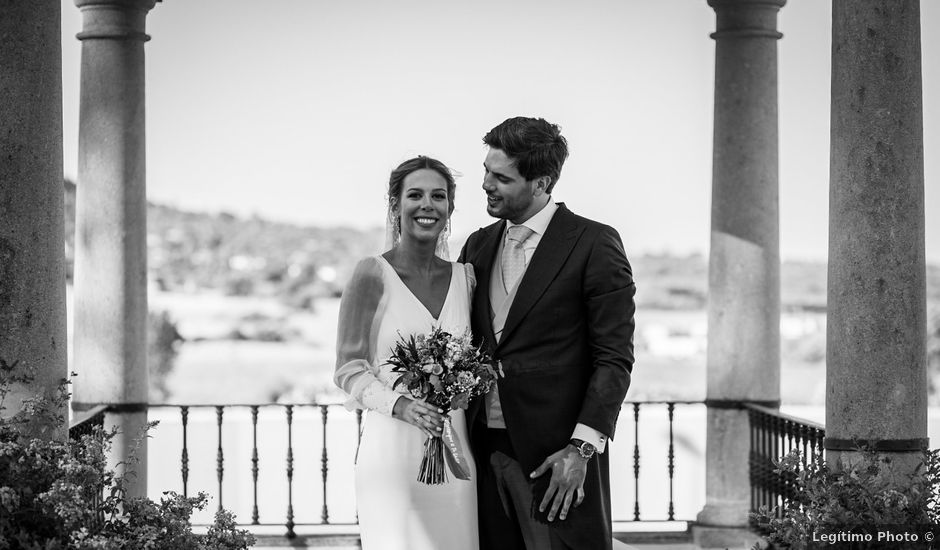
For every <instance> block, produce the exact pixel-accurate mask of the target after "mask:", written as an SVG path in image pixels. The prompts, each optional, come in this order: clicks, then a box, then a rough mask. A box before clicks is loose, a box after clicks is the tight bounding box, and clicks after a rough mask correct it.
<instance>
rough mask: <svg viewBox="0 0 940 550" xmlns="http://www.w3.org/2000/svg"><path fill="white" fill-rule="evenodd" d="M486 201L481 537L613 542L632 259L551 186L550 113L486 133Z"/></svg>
mask: <svg viewBox="0 0 940 550" xmlns="http://www.w3.org/2000/svg"><path fill="white" fill-rule="evenodd" d="M483 142H484V143H485V144H486V145H487V146H489V151H488V152H487V155H486V159H485V160H484V162H483V166H484V168H485V170H486V174H485V176H484V178H483V190H484V191H486V196H487V212H488V213H489V214H490V215H491V216H493V217H496V218H500V221H498V222H496V223H494V224H492V225H490V226H488V227H485V228H483V229H480V230H478V231H476V232H475V233H473V234H472V235H470V237H469V238H468V239H467V242H466V244H465V245H464V247H463V250H462V251H461V253H460V259H459V261H461V262H466V263H471V264H473V266H474V270H475V273H476V278H477V281H478V285H477V287H476V291H475V295H474V298H473V308H472V309H473V311H472V325H473V332H474V335H475V336H476V338H477V339H478V340H479V341H482V342H483V345H484V349H485V350H486V351H487V352H488V353H489V354H491V355H492V357H493V358H494V359H496V360H498V361H499V362H500V365H501V369H502V372H503V376H502V377H501V378H500V379H499V381H498V384H497V388H496V389H495V390H494V391H492V392H491V393H490V394H488V395H487V396H486V397H485V399H481V400H477V401H476V402H475V403H473V404H472V405H471V408H470V410H469V416H468V423H469V426H470V430H471V444H472V445H473V448H474V453H475V456H476V459H477V462H478V465H479V466H478V471H479V476H478V478H479V480H478V484H477V487H478V497H479V498H478V502H479V516H480V547H481V548H482V549H483V550H502V549H507V550H508V549H512V550H517V549H528V550H543V549H546V550H547V549H551V550H562V549H572V550H579V549H585V550H586V549H590V550H596V549H604V548H607V549H609V548H611V518H610V476H609V458H608V453H607V452H606V450H607V441H608V439H609V438H611V437H613V435H614V426H615V425H616V422H617V415H618V413H619V412H620V405H621V403H622V402H623V399H624V396H625V395H626V393H627V388H628V387H629V386H630V373H631V370H632V368H633V330H634V320H633V314H634V311H635V305H634V300H633V296H634V294H635V292H636V287H635V285H634V283H633V273H632V270H631V268H630V263H629V262H628V261H627V258H626V255H625V254H624V250H623V245H622V243H621V241H620V237H619V235H618V234H617V232H616V231H615V230H614V229H613V228H611V227H609V226H606V225H603V224H601V223H598V222H595V221H592V220H589V219H586V218H583V217H581V216H578V215H576V214H574V213H572V212H571V211H570V210H568V208H567V207H566V206H565V205H564V204H563V203H555V202H554V201H553V200H552V196H551V193H552V189H553V188H554V186H555V183H556V182H557V181H558V177H559V175H560V173H561V168H562V165H563V164H564V162H565V159H566V158H567V156H568V145H567V142H566V141H565V138H564V137H562V135H561V133H560V130H559V128H558V126H556V125H554V124H550V123H549V122H546V121H545V120H543V119H534V118H524V117H517V118H511V119H508V120H506V121H504V122H503V123H501V124H500V125H498V126H496V127H495V128H493V129H492V130H490V132H489V133H487V134H486V136H484V138H483Z"/></svg>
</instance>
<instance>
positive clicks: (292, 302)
mask: <svg viewBox="0 0 940 550" xmlns="http://www.w3.org/2000/svg"><path fill="white" fill-rule="evenodd" d="M65 192H66V256H67V261H68V273H69V274H71V266H72V261H73V257H74V227H75V224H74V204H75V200H74V197H75V185H74V184H72V183H71V182H68V181H67V182H66V183H65ZM147 216H148V218H147V247H148V272H149V280H150V283H151V284H150V291H149V294H150V298H149V302H150V309H151V317H150V319H151V323H150V340H151V342H150V347H151V349H150V369H151V378H152V385H153V386H154V388H153V392H152V396H151V400H152V401H155V402H159V401H171V402H184V401H185V402H195V401H203V402H209V401H219V400H225V401H226V402H234V401H242V402H269V401H278V400H281V401H285V400H292V399H293V400H317V399H319V400H322V399H339V398H340V396H339V395H337V392H336V390H335V387H334V386H333V385H332V376H331V374H332V367H333V364H332V362H333V345H334V342H335V322H336V313H337V308H338V297H339V296H340V295H341V293H342V288H343V286H344V284H345V281H346V280H347V279H348V277H349V274H350V273H351V270H352V269H353V267H354V266H355V263H356V261H358V259H359V258H361V257H363V256H366V255H370V254H376V253H378V252H380V251H381V246H382V242H383V236H384V235H383V230H382V229H381V228H375V229H372V230H359V229H353V228H342V227H340V228H324V227H303V226H298V225H293V224H286V223H279V222H273V221H269V220H264V219H261V218H258V217H251V218H241V217H238V216H234V215H231V214H227V213H203V212H186V211H183V210H180V209H177V208H173V207H170V206H166V205H158V204H149V205H148V210H147ZM453 244H455V245H456V246H457V247H459V246H460V245H461V244H462V243H453ZM630 259H631V262H632V264H633V268H634V275H635V279H636V281H637V287H638V293H637V306H638V313H637V337H636V346H637V364H638V367H637V373H636V376H637V378H638V379H640V380H642V379H643V377H647V379H646V380H643V382H644V383H643V384H642V385H640V384H639V383H637V384H636V385H635V387H636V388H637V389H636V390H633V389H631V393H632V394H633V397H634V398H640V397H645V398H651V399H655V398H659V399H662V398H667V397H671V398H682V399H701V398H703V397H704V351H705V342H706V316H705V307H706V300H707V281H708V261H707V257H706V256H704V255H701V254H693V255H687V256H674V255H668V254H658V255H653V254H646V255H638V256H637V255H634V256H631V258H630ZM927 288H928V319H929V322H928V330H929V332H930V338H929V342H928V346H929V348H930V350H929V351H930V369H931V379H934V378H936V374H937V373H938V371H940V269H938V268H937V267H936V266H930V267H929V268H928V283H927ZM781 300H782V319H781V341H782V342H781V343H782V350H781V355H782V362H783V367H784V374H783V393H784V399H785V401H786V399H787V395H788V394H789V395H790V396H791V397H792V398H793V399H796V400H798V401H801V400H802V401H813V402H815V401H819V400H821V399H822V398H823V396H824V392H823V388H822V384H823V382H824V368H823V365H824V363H825V310H826V264H825V263H823V262H794V261H785V262H783V264H782V266H781ZM788 372H789V373H791V374H790V375H788V374H787V373H788ZM246 380H251V381H252V383H251V384H246V383H245V381H246ZM676 380H683V384H681V385H677V384H675V381H676ZM207 391H208V392H215V393H206V392H207ZM932 393H934V392H932ZM935 398H936V397H933V398H932V399H935Z"/></svg>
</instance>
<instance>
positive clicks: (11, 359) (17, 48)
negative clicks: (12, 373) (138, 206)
mask: <svg viewBox="0 0 940 550" xmlns="http://www.w3.org/2000/svg"><path fill="white" fill-rule="evenodd" d="M60 16H61V5H60V3H59V2H58V0H19V1H15V2H6V3H4V7H3V16H2V17H0V98H2V100H0V156H2V160H0V361H2V362H3V363H4V364H7V365H9V364H13V363H16V364H17V368H16V372H17V373H23V372H24V371H25V370H27V369H29V370H32V371H33V372H34V374H35V378H34V379H33V381H32V382H29V383H25V384H17V385H16V386H15V387H14V389H13V393H12V394H10V395H8V396H7V397H6V400H5V403H4V407H6V410H4V411H2V413H0V414H3V416H10V415H11V414H14V413H16V412H17V411H19V410H20V408H21V404H22V400H23V399H24V398H27V397H33V396H36V395H40V394H42V395H46V396H49V397H51V396H52V394H53V392H54V391H55V389H56V387H58V385H59V383H60V381H62V380H63V379H64V378H65V377H66V375H67V373H68V367H67V365H66V361H67V359H66V347H67V344H66V328H65V245H64V238H65V229H64V226H65V218H64V214H63V209H64V202H65V200H64V192H63V178H62V47H61V46H62V39H61V29H60V19H61V17H60ZM60 412H61V413H62V414H63V415H64V414H65V413H66V411H65V410H64V409H63V410H62V411H60ZM42 427H45V428H49V430H48V431H43V435H45V436H47V437H64V436H65V435H66V433H67V429H66V428H67V426H64V425H59V424H58V423H54V422H53V423H51V424H45V425H44V426H37V428H40V429H41V428H42Z"/></svg>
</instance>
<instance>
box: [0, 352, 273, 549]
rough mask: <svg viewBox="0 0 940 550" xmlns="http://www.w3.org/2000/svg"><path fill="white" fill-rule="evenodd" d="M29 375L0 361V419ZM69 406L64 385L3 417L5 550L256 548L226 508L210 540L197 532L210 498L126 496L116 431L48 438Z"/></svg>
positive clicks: (0, 456)
mask: <svg viewBox="0 0 940 550" xmlns="http://www.w3.org/2000/svg"><path fill="white" fill-rule="evenodd" d="M23 371H24V369H22V368H17V364H16V363H15V362H14V363H12V364H11V363H7V362H5V361H0V413H2V411H3V403H4V400H5V398H6V397H7V395H9V394H10V393H11V391H12V388H13V386H14V385H21V384H29V383H30V382H31V381H32V380H33V377H32V375H31V374H30V373H28V372H23ZM67 402H68V390H67V381H66V380H63V381H62V384H61V385H60V387H59V390H58V392H57V393H56V395H55V396H54V397H53V398H51V399H45V398H39V397H37V398H33V399H29V400H26V401H25V402H24V403H23V407H22V409H21V410H20V411H18V412H17V413H16V414H14V415H12V416H10V417H8V418H3V415H2V414H0V549H4V550H5V549H11V550H19V549H24V550H25V549H29V550H40V549H42V550H58V549H65V548H68V549H77V550H91V549H96V550H119V549H130V550H136V549H141V550H143V549H148V550H210V549H211V550H241V549H245V548H248V547H249V546H251V545H253V544H254V542H255V541H254V537H253V536H252V535H251V534H250V533H248V532H247V531H244V530H239V529H237V528H236V524H235V519H234V516H233V515H232V514H231V513H229V512H227V511H224V510H220V511H219V512H217V513H216V516H215V522H214V523H213V524H212V526H211V527H210V528H209V531H208V533H207V534H206V535H204V536H200V535H196V534H194V533H193V531H192V525H191V523H190V518H191V517H192V513H193V510H201V509H203V508H204V507H205V506H206V503H207V500H208V499H207V497H206V495H205V494H204V493H200V494H199V496H197V497H192V498H186V497H183V496H182V495H179V494H176V493H172V492H168V493H164V496H163V498H162V499H161V500H160V502H159V503H156V502H153V501H151V500H150V499H147V498H128V497H127V496H126V487H127V484H128V482H129V481H130V480H129V476H131V475H133V474H132V473H127V474H123V475H120V476H118V475H115V473H114V472H112V471H110V470H108V469H107V466H106V464H107V461H106V453H107V451H108V450H109V448H110V445H111V440H112V439H113V438H114V436H115V433H116V432H114V431H110V432H106V431H105V430H103V429H101V428H97V429H93V430H92V431H91V433H90V434H87V435H84V436H82V437H81V438H78V439H67V440H59V439H56V438H54V437H49V436H50V435H51V434H52V433H53V432H52V431H51V430H49V427H51V426H59V425H61V424H62V423H63V422H64V418H62V417H61V413H60V412H59V411H62V410H65V409H64V408H63V407H64V405H65V404H66V403H67ZM44 427H45V428H46V429H45V430H44V429H43V428H44ZM36 434H38V435H39V436H38V437H37V435H36ZM142 437H143V435H142Z"/></svg>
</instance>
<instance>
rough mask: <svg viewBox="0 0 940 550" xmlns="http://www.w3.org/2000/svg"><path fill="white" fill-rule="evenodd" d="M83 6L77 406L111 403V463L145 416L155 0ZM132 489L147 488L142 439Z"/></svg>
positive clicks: (81, 1)
mask: <svg viewBox="0 0 940 550" xmlns="http://www.w3.org/2000/svg"><path fill="white" fill-rule="evenodd" d="M75 4H76V5H77V6H78V8H79V9H80V10H81V11H82V17H83V19H82V21H83V25H82V32H81V33H79V34H78V39H79V40H81V41H82V65H81V75H82V76H81V104H80V111H79V137H78V139H79V146H78V183H77V188H76V192H77V195H76V231H75V233H76V237H75V297H74V300H75V339H74V345H75V349H74V361H75V366H76V370H77V372H78V377H77V378H76V381H75V395H74V399H73V403H74V405H73V406H74V407H75V408H77V409H81V408H88V407H91V406H94V405H98V404H108V405H112V406H113V407H112V413H109V414H108V415H107V418H106V419H105V423H106V428H107V427H108V425H117V427H118V428H119V430H120V432H121V435H120V436H119V437H118V438H117V439H115V440H114V447H113V449H112V457H111V458H112V461H113V464H112V465H116V464H117V463H118V462H121V461H124V460H126V459H127V456H128V454H129V453H130V452H131V450H132V448H133V446H134V440H135V439H136V438H137V437H139V436H140V435H141V430H142V429H143V427H144V426H145V425H146V422H147V390H148V387H147V386H148V376H147V199H146V192H145V189H146V185H145V175H146V164H145V157H144V153H145V132H144V43H145V42H146V41H147V40H149V37H148V36H147V35H146V34H145V32H144V30H145V20H146V17H147V13H148V11H149V10H150V9H152V8H153V6H154V4H155V0H76V2H75ZM141 442H142V443H141V447H140V449H139V450H138V452H137V456H138V458H139V459H140V462H139V463H138V464H137V465H136V466H134V467H133V469H134V470H135V471H136V473H137V478H136V479H137V483H136V485H134V488H133V490H132V496H138V495H140V496H143V495H145V494H146V480H147V468H146V465H147V463H146V439H141Z"/></svg>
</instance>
